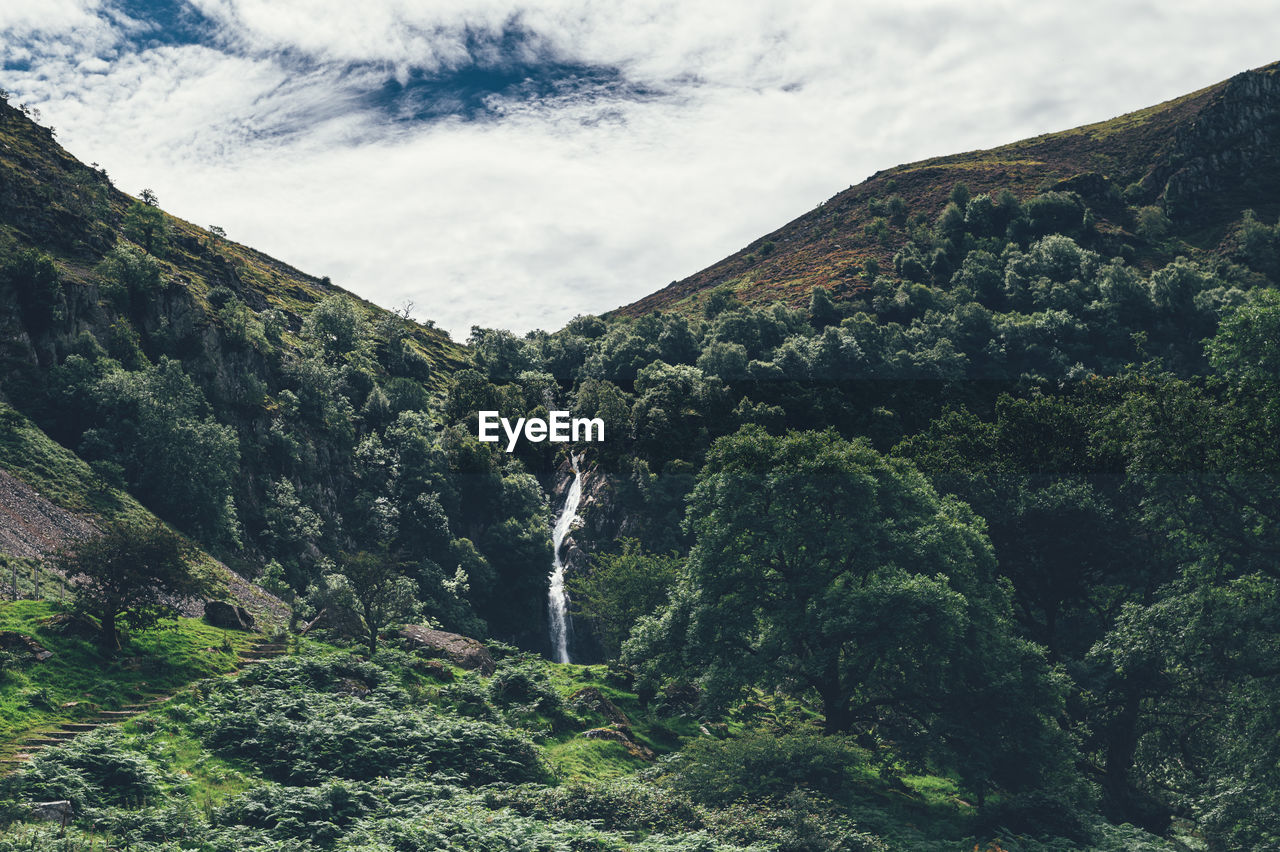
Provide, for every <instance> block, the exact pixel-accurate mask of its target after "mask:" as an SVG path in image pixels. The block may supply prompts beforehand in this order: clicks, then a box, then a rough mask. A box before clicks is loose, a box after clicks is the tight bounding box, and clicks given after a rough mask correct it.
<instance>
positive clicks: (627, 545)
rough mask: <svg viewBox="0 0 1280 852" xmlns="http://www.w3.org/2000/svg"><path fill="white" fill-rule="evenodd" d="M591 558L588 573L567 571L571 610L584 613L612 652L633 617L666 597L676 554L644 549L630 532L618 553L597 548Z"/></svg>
mask: <svg viewBox="0 0 1280 852" xmlns="http://www.w3.org/2000/svg"><path fill="white" fill-rule="evenodd" d="M592 562H593V563H594V564H593V565H592V567H591V571H590V572H588V573H587V574H586V575H583V576H579V575H574V576H571V577H569V592H570V599H571V601H572V605H573V614H574V615H575V616H582V617H583V618H586V619H588V620H589V621H590V622H591V625H592V627H593V629H594V631H595V634H596V636H597V637H599V639H600V644H601V645H602V646H603V647H604V650H605V653H606V654H608V655H609V656H611V657H616V656H617V655H618V653H619V652H620V651H621V650H622V642H623V640H624V639H626V638H627V636H628V635H629V634H630V633H631V628H632V627H633V626H635V623H636V622H637V621H639V620H640V618H641V617H642V616H645V615H650V614H652V613H654V612H656V611H657V609H658V608H659V607H660V606H662V605H663V604H664V603H666V602H667V594H668V593H669V592H670V590H671V587H672V586H673V585H675V582H676V578H677V577H678V576H679V566H680V559H679V557H678V556H676V555H675V554H671V555H666V556H664V555H661V554H654V553H646V552H644V550H643V549H641V546H640V542H638V541H636V540H635V539H630V538H629V539H623V540H622V552H621V553H601V554H598V555H597V556H595V557H594V559H593V560H592Z"/></svg>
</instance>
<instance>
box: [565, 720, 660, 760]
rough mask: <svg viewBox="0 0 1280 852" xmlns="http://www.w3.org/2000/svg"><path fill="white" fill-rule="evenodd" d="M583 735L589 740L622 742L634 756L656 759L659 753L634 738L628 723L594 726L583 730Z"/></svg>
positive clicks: (628, 752) (643, 758)
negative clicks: (601, 726)
mask: <svg viewBox="0 0 1280 852" xmlns="http://www.w3.org/2000/svg"><path fill="white" fill-rule="evenodd" d="M582 736H583V738H584V739H588V740H609V741H610V742H615V743H620V744H621V745H622V747H623V748H625V749H626V750H627V754H629V755H631V756H632V757H638V758H640V759H641V760H655V759H657V755H656V754H654V753H653V749H651V748H649V747H648V746H646V745H642V744H640V743H638V742H636V741H635V740H634V739H632V735H631V728H630V727H628V726H626V725H610V726H608V727H607V728H592V729H591V730H589V731H583V732H582Z"/></svg>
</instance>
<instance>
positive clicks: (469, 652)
mask: <svg viewBox="0 0 1280 852" xmlns="http://www.w3.org/2000/svg"><path fill="white" fill-rule="evenodd" d="M399 635H400V637H401V638H403V639H404V640H406V641H407V642H408V643H409V645H410V647H412V648H413V649H414V650H418V651H425V652H426V653H427V654H428V655H430V656H433V657H443V658H444V659H446V660H448V661H449V662H451V663H453V664H454V665H455V666H460V667H462V668H464V669H475V670H477V671H479V672H480V674H482V675H486V676H488V675H491V674H493V673H494V671H495V670H496V669H497V665H496V664H495V663H494V662H493V655H492V654H490V653H489V649H488V648H486V647H485V646H484V643H483V642H481V641H479V640H478V639H472V638H470V637H469V636H459V635H458V634H457V633H446V632H445V631H443V630H432V629H431V628H430V627H423V626H421V625H418V624H412V625H409V626H407V627H403V628H401V629H400V634H399Z"/></svg>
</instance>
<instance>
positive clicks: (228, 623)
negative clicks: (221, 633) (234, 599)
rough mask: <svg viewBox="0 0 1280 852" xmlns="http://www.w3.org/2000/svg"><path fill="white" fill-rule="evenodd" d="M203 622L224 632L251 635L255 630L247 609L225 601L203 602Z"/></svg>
mask: <svg viewBox="0 0 1280 852" xmlns="http://www.w3.org/2000/svg"><path fill="white" fill-rule="evenodd" d="M204 620H205V621H206V622H208V623H209V624H211V625H213V626H214V627H221V628H222V629H224V630H243V631H245V632H246V633H252V632H253V631H254V629H255V627H254V622H253V616H252V615H250V614H249V611H248V610H247V609H245V608H244V607H242V606H237V605H235V604H230V603H227V602H226V601H205V604H204Z"/></svg>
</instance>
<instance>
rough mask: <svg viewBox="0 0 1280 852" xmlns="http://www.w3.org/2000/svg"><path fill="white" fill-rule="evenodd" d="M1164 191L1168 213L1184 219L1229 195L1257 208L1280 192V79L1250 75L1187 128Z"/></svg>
mask: <svg viewBox="0 0 1280 852" xmlns="http://www.w3.org/2000/svg"><path fill="white" fill-rule="evenodd" d="M1168 171H1169V172H1170V173H1169V175H1168V179H1167V183H1166V185H1165V189H1164V202H1165V207H1166V210H1167V212H1168V213H1169V215H1170V216H1171V217H1173V218H1174V219H1185V218H1188V217H1190V216H1193V215H1194V214H1195V213H1197V212H1198V211H1199V210H1200V209H1201V207H1202V206H1203V205H1204V204H1206V203H1208V204H1216V203H1221V201H1222V199H1223V198H1224V197H1226V198H1231V199H1235V200H1236V201H1237V202H1238V203H1239V204H1240V205H1241V206H1256V205H1258V204H1260V203H1261V202H1263V201H1265V200H1267V199H1269V198H1272V197H1274V193H1275V192H1276V191H1277V190H1278V189H1280V75H1278V74H1276V73H1275V72H1274V71H1273V70H1270V69H1267V70H1263V71H1246V72H1245V73H1243V74H1238V75H1236V76H1235V77H1234V78H1232V79H1231V80H1230V82H1228V83H1227V85H1226V86H1225V87H1223V90H1222V92H1221V93H1220V94H1219V95H1218V96H1217V97H1216V98H1215V99H1214V101H1213V102H1212V103H1211V104H1209V106H1208V107H1206V108H1205V109H1204V111H1203V112H1201V113H1200V115H1198V116H1197V117H1196V120H1195V121H1194V122H1191V123H1190V124H1188V125H1186V126H1185V127H1183V128H1182V129H1181V130H1180V132H1179V134H1178V139H1177V141H1176V142H1175V147H1174V151H1173V156H1172V158H1171V162H1170V164H1169V167H1168Z"/></svg>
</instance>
